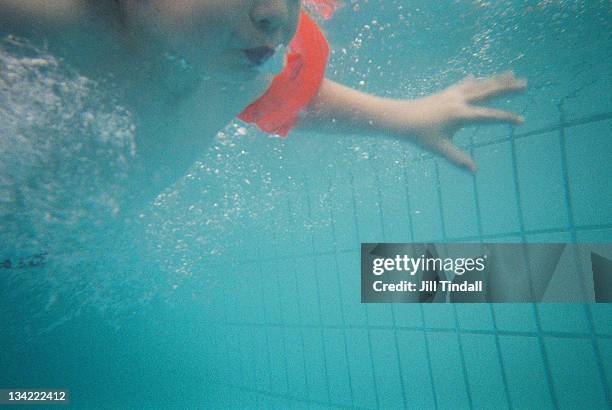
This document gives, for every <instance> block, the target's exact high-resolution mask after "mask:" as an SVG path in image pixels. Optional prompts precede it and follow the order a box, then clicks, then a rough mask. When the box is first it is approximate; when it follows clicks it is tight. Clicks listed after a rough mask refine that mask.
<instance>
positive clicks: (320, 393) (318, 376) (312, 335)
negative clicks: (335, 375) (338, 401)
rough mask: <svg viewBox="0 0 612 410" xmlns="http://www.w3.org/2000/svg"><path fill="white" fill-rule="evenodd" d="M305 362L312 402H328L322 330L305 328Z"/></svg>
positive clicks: (303, 331)
mask: <svg viewBox="0 0 612 410" xmlns="http://www.w3.org/2000/svg"><path fill="white" fill-rule="evenodd" d="M302 334H303V337H304V360H305V363H306V381H307V383H308V397H309V398H310V399H311V400H315V401H321V402H327V401H328V400H329V397H328V394H327V377H326V370H325V362H324V357H325V355H324V351H323V343H322V340H321V331H320V329H314V328H304V329H303V330H302Z"/></svg>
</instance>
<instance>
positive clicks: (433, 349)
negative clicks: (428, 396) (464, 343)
mask: <svg viewBox="0 0 612 410" xmlns="http://www.w3.org/2000/svg"><path fill="white" fill-rule="evenodd" d="M427 343H428V345H429V351H430V356H429V357H430V361H431V368H432V373H433V383H434V385H435V386H436V399H437V404H438V407H439V408H443V409H466V408H469V401H468V395H467V390H466V380H465V379H464V377H463V368H462V364H461V352H460V350H459V341H458V340H457V335H456V334H454V333H438V332H436V333H432V332H428V333H427Z"/></svg>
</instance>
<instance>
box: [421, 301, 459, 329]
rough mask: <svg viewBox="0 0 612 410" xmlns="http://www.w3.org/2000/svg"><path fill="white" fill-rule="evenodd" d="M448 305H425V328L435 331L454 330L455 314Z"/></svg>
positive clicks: (451, 306)
mask: <svg viewBox="0 0 612 410" xmlns="http://www.w3.org/2000/svg"><path fill="white" fill-rule="evenodd" d="M453 309H454V307H453V305H451V304H449V303H425V304H423V314H424V317H425V326H426V327H428V328H435V329H455V325H456V324H455V312H454V310H453Z"/></svg>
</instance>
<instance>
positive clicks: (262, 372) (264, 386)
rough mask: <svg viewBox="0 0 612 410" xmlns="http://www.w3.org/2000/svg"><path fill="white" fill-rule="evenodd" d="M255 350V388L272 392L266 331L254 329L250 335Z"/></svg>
mask: <svg viewBox="0 0 612 410" xmlns="http://www.w3.org/2000/svg"><path fill="white" fill-rule="evenodd" d="M250 337H251V339H252V341H253V346H254V350H255V354H254V359H255V364H254V365H255V372H254V373H255V383H254V384H253V386H255V388H256V389H257V390H260V391H269V390H270V369H269V366H268V342H267V336H266V329H264V328H258V327H254V328H253V329H252V330H251V335H250Z"/></svg>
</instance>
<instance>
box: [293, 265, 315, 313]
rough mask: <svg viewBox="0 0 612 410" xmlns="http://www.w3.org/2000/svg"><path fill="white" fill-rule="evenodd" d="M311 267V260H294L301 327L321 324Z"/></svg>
mask: <svg viewBox="0 0 612 410" xmlns="http://www.w3.org/2000/svg"><path fill="white" fill-rule="evenodd" d="M313 265H314V261H313V259H312V258H296V260H295V276H296V278H297V289H298V298H299V304H300V305H299V306H300V317H301V323H302V324H303V325H319V324H320V323H321V317H320V313H319V294H318V289H317V287H318V285H317V280H316V276H315V271H314V266H313Z"/></svg>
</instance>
